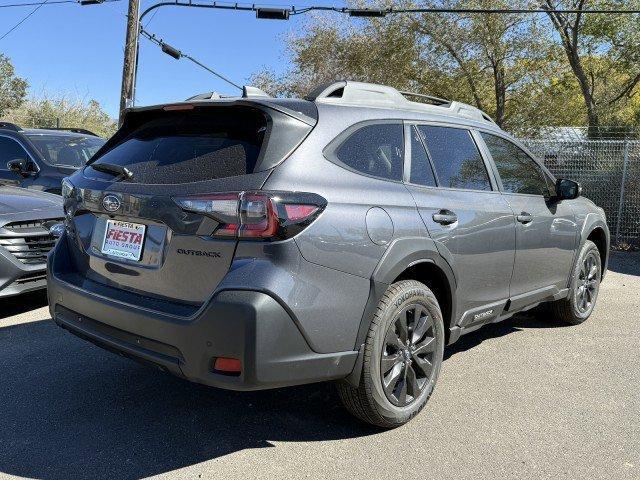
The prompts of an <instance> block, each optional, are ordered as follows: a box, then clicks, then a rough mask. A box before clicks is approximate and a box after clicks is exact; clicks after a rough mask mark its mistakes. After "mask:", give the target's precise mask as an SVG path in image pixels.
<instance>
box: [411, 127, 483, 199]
mask: <svg viewBox="0 0 640 480" xmlns="http://www.w3.org/2000/svg"><path fill="white" fill-rule="evenodd" d="M418 129H419V130H420V133H421V134H422V136H423V138H424V141H425V143H426V145H427V150H428V152H429V156H430V157H431V160H432V161H433V165H434V167H435V169H436V175H437V177H438V185H439V186H440V187H449V188H464V189H470V190H491V182H490V181H489V174H488V173H487V168H486V167H485V165H484V162H483V160H482V156H481V155H480V151H479V150H478V147H477V146H476V143H475V142H474V141H473V138H472V137H471V132H469V131H468V130H464V129H460V128H450V127H436V126H430V125H420V126H419V127H418Z"/></svg>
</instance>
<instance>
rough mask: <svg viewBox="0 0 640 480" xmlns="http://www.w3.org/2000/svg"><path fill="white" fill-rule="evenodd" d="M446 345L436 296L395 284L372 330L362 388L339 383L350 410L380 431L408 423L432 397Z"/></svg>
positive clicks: (415, 286) (382, 302)
mask: <svg viewBox="0 0 640 480" xmlns="http://www.w3.org/2000/svg"><path fill="white" fill-rule="evenodd" d="M444 344H445V330H444V324H443V321H442V312H441V311H440V306H439V305H438V301H437V300H436V297H435V295H434V294H433V292H432V291H431V290H429V288H428V287H427V286H426V285H424V284H422V283H420V282H417V281H414V280H403V281H400V282H397V283H394V284H392V285H391V286H389V288H388V289H387V290H386V292H385V293H384V295H383V296H382V298H381V300H380V302H379V304H378V307H377V309H376V312H375V314H374V317H373V320H372V322H371V326H370V327H369V331H368V334H367V337H366V340H365V343H364V356H363V365H362V373H361V376H360V383H359V385H358V387H357V388H354V387H353V386H352V385H351V384H349V383H347V382H346V381H342V382H339V383H338V394H339V396H340V398H341V400H342V402H343V403H344V405H345V407H346V408H347V410H348V411H349V412H351V413H352V414H353V415H355V416H356V417H357V418H359V419H361V420H363V421H364V422H366V423H369V424H371V425H375V426H378V427H383V428H395V427H399V426H400V425H403V424H405V423H407V422H408V421H409V420H411V418H413V417H414V416H415V415H417V414H418V412H420V410H422V408H423V407H424V405H425V404H426V403H427V401H428V400H429V397H430V396H431V394H432V393H433V389H434V387H435V383H436V380H437V378H438V374H439V372H440V367H441V365H442V357H443V354H444Z"/></svg>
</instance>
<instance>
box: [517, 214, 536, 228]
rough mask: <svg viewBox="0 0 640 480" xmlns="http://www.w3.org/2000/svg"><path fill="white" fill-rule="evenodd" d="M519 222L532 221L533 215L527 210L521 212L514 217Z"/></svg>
mask: <svg viewBox="0 0 640 480" xmlns="http://www.w3.org/2000/svg"><path fill="white" fill-rule="evenodd" d="M516 218H517V219H518V221H519V222H520V223H524V224H525V225H526V224H527V223H531V222H532V221H533V215H531V214H530V213H527V212H522V213H521V214H520V215H518V216H517V217H516Z"/></svg>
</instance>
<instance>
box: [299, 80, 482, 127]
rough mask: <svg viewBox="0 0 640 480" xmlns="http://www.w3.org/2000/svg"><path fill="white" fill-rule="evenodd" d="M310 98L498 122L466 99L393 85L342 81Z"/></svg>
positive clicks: (312, 94) (314, 90) (339, 103)
mask: <svg viewBox="0 0 640 480" xmlns="http://www.w3.org/2000/svg"><path fill="white" fill-rule="evenodd" d="M407 97H417V98H422V99H424V100H428V101H429V102H430V103H424V102H412V101H411V100H409V99H408V98H407ZM305 98H306V99H307V100H311V101H314V102H320V103H328V104H336V105H352V106H361V107H366V106H369V107H382V108H400V109H404V110H415V111H422V112H429V113H434V114H439V115H453V116H460V117H465V118H469V119H472V120H477V121H481V122H489V123H493V124H495V122H494V121H493V120H492V119H491V117H490V116H489V115H487V114H486V113H485V112H483V111H482V110H480V109H478V108H476V107H474V106H473V105H467V104H466V103H462V102H455V101H451V100H446V99H444V98H438V97H434V96H431V95H424V94H421V93H414V92H400V91H398V90H396V89H395V88H393V87H388V86H386V85H377V84H374V83H362V82H352V81H350V80H342V81H338V82H331V83H327V84H323V85H320V86H318V87H316V88H314V89H313V90H312V91H311V93H309V95H307V96H306V97H305Z"/></svg>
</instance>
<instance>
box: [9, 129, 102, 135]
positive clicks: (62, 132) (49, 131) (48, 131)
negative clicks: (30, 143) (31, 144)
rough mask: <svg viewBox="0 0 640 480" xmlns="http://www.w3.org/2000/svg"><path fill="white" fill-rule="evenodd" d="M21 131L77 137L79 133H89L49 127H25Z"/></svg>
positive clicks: (30, 133)
mask: <svg viewBox="0 0 640 480" xmlns="http://www.w3.org/2000/svg"><path fill="white" fill-rule="evenodd" d="M21 132H22V133H25V134H27V135H57V136H60V137H77V136H78V135H89V134H88V133H84V132H80V131H70V130H53V129H49V128H25V129H24V130H21ZM94 136H97V135H94Z"/></svg>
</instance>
